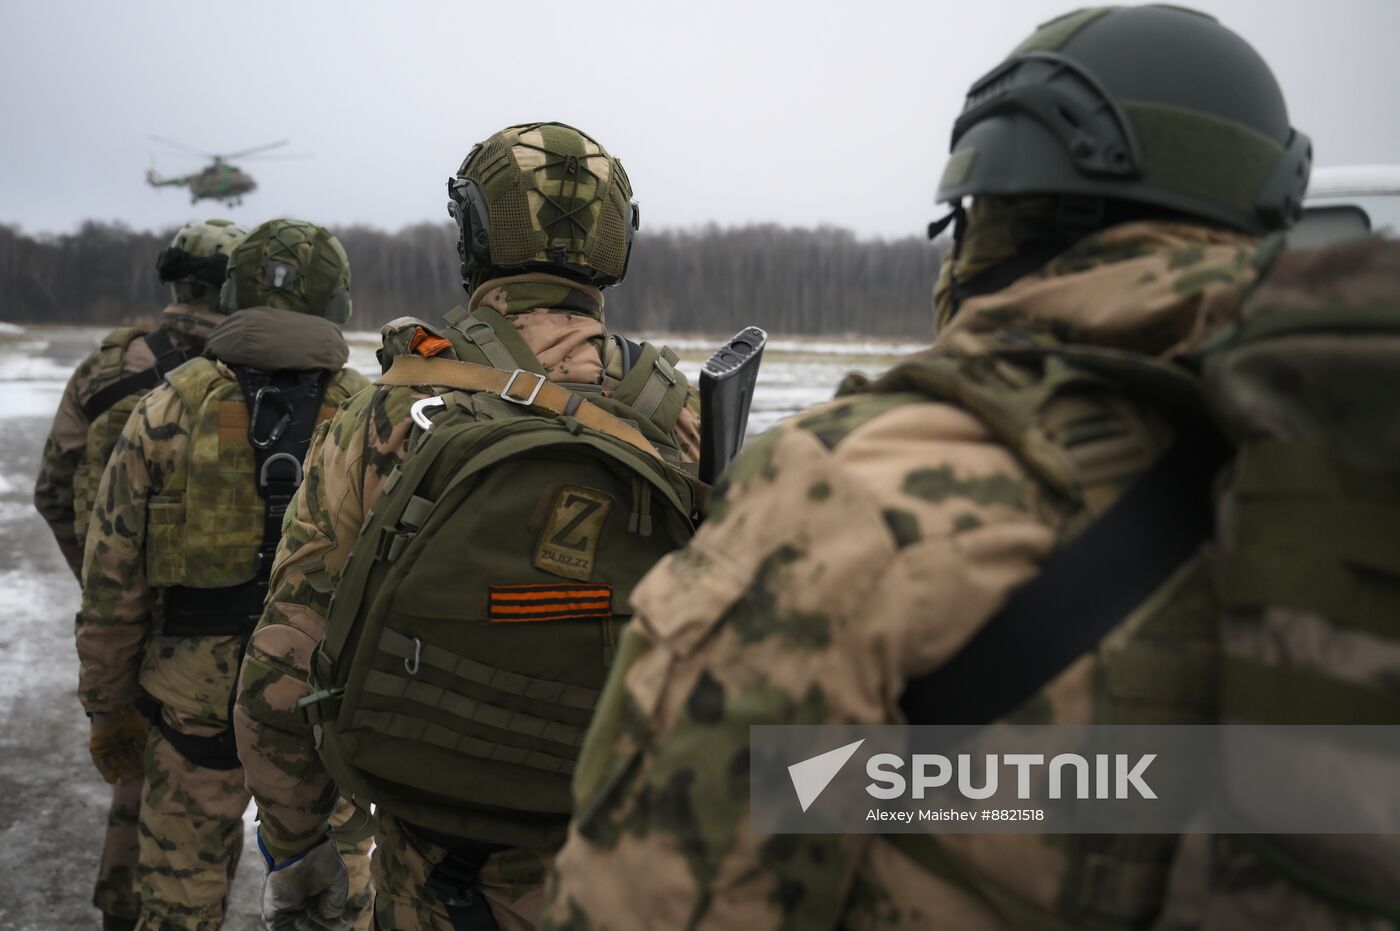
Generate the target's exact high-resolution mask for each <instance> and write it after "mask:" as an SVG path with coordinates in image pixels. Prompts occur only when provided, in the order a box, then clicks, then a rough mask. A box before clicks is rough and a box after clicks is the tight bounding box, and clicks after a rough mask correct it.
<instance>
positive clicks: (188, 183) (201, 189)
mask: <svg viewBox="0 0 1400 931" xmlns="http://www.w3.org/2000/svg"><path fill="white" fill-rule="evenodd" d="M151 139H152V140H153V141H155V142H159V143H160V144H161V145H168V146H171V147H172V148H176V149H179V150H181V151H182V152H188V153H190V154H191V155H198V156H200V157H201V158H208V159H213V161H212V162H211V163H210V164H208V165H206V166H205V167H204V169H203V170H202V171H200V172H198V173H196V174H192V175H183V176H180V177H169V178H162V177H161V176H160V175H158V174H156V171H155V168H154V167H152V168H151V169H150V170H148V171H147V172H146V183H147V184H149V185H150V186H151V187H188V188H189V189H190V203H192V204H196V203H199V201H201V200H219V201H223V202H224V203H225V204H228V205H229V206H230V207H233V206H237V205H239V204H241V203H243V195H244V194H248V193H251V192H252V191H254V190H255V189H256V188H257V186H258V184H257V182H256V181H254V180H253V176H252V175H250V174H248V172H246V171H244V170H243V169H242V168H239V167H238V166H237V165H232V164H230V160H231V159H235V158H237V159H244V158H247V157H249V156H257V155H258V153H262V152H267V151H269V150H270V149H277V148H281V147H282V146H284V145H286V144H287V140H285V139H282V140H279V141H277V142H269V143H267V144H266V145H260V146H254V147H253V148H251V149H244V150H242V151H241V152H230V153H228V154H227V155H218V154H215V153H213V152H201V151H199V150H198V149H193V148H191V147H189V146H187V145H184V144H183V143H179V142H175V141H173V140H170V139H164V138H161V137H160V136H152V137H151ZM263 157H266V156H263ZM274 157H276V156H274ZM284 157H286V158H297V157H298V156H284Z"/></svg>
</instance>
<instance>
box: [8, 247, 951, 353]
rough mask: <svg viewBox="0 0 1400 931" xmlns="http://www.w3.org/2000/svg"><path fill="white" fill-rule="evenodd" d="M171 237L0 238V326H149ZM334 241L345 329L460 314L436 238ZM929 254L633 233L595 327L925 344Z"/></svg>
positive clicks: (452, 268)
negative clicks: (160, 259)
mask: <svg viewBox="0 0 1400 931" xmlns="http://www.w3.org/2000/svg"><path fill="white" fill-rule="evenodd" d="M172 232H173V231H165V232H142V231H136V230H132V229H129V228H127V227H125V226H122V225H119V224H106V223H94V222H90V223H85V224H84V225H83V226H82V227H81V228H80V229H79V230H78V231H77V232H76V233H68V234H61V235H37V236H36V235H30V234H26V233H23V232H21V231H20V230H19V229H17V228H14V227H8V226H0V320H5V321H10V322H14V323H36V324H114V323H119V322H122V321H125V320H129V319H132V318H137V317H142V316H146V315H149V314H150V313H151V312H152V311H154V310H156V309H158V308H160V307H161V306H164V304H165V291H164V289H163V288H162V286H161V285H160V283H159V282H158V281H157V280H156V274H155V257H156V254H157V253H158V252H159V251H160V249H161V248H162V247H163V246H164V245H165V243H166V242H168V241H169V238H170V235H171V234H172ZM334 232H335V233H336V234H337V235H338V236H339V237H340V239H341V241H342V242H343V243H344V244H345V248H346V251H347V252H348V253H349V255H350V266H351V293H352V295H353V297H354V302H355V305H354V306H355V317H354V320H353V322H352V324H351V326H352V327H353V328H354V329H373V328H375V327H378V326H379V325H380V324H382V323H384V322H385V321H388V320H391V319H393V318H394V317H398V316H403V315H406V314H407V315H412V316H418V317H425V318H433V317H436V316H437V315H438V314H440V313H442V312H443V311H446V310H447V309H449V308H450V307H452V306H453V305H454V304H458V303H463V302H464V301H465V295H464V294H463V292H462V288H461V284H460V279H459V276H458V270H457V269H458V262H457V250H456V230H455V228H454V227H453V226H451V225H450V224H447V223H444V224H441V225H437V224H431V223H422V224H418V225H416V226H410V227H406V228H404V229H401V230H399V231H397V232H392V233H390V232H385V231H383V230H377V229H372V228H369V227H363V226H353V227H348V228H342V229H336V230H334ZM940 246H941V243H939V244H930V243H928V242H927V241H925V240H923V239H917V238H913V237H910V238H906V239H898V240H864V239H859V238H857V237H856V236H855V235H854V234H852V233H850V232H848V231H846V230H842V229H836V228H831V227H822V228H818V229H788V228H784V227H780V226H773V225H765V226H748V227H740V228H734V229H721V228H719V227H706V228H703V229H699V230H693V231H684V232H678V231H662V232H656V233H648V232H642V233H639V234H638V237H637V243H636V245H635V247H634V249H633V253H632V260H631V267H630V269H629V270H628V275H627V280H626V282H625V283H624V284H623V285H621V286H619V287H617V288H615V289H613V290H611V291H609V292H608V316H609V320H610V322H611V323H612V324H613V325H615V326H619V327H625V328H627V329H631V330H639V331H642V330H644V331H668V332H694V333H724V332H730V331H733V330H736V329H738V328H739V327H741V326H743V325H745V324H749V323H754V324H757V325H759V326H762V327H765V328H766V329H768V330H769V331H770V332H773V333H775V334H784V335H799V334H812V335H835V334H842V333H860V334H866V335H870V336H881V337H897V338H909V339H922V338H927V337H929V336H930V335H931V333H932V310H931V307H930V303H931V302H930V292H931V289H932V286H933V281H934V277H935V276H936V274H937V271H938V263H939V260H940V258H941V254H942V253H941V250H940V248H939V247H940Z"/></svg>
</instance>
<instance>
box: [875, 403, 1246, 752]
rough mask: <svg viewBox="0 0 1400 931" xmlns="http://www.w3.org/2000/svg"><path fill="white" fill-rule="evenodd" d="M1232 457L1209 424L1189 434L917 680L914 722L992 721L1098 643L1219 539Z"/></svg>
mask: <svg viewBox="0 0 1400 931" xmlns="http://www.w3.org/2000/svg"><path fill="white" fill-rule="evenodd" d="M1226 457H1227V449H1226V447H1225V445H1224V444H1223V443H1222V442H1220V441H1219V439H1218V438H1216V437H1211V436H1209V434H1208V432H1206V431H1201V432H1197V433H1193V434H1189V435H1184V436H1183V437H1182V438H1181V439H1179V440H1178V441H1177V442H1176V444H1175V445H1174V446H1173V447H1172V448H1171V449H1169V450H1168V451H1167V452H1166V453H1165V454H1164V455H1162V456H1161V457H1159V458H1158V460H1157V461H1156V462H1155V463H1154V464H1153V465H1152V466H1151V468H1149V469H1148V470H1147V472H1146V473H1144V474H1143V475H1142V476H1141V477H1140V478H1138V480H1137V481H1136V482H1135V483H1134V484H1132V485H1131V486H1129V488H1128V489H1127V490H1126V491H1125V492H1123V494H1122V495H1121V496H1120V497H1119V498H1118V499H1117V500H1116V501H1114V502H1113V504H1111V505H1109V507H1108V509H1107V510H1106V511H1105V512H1104V513H1103V514H1102V515H1101V516H1100V517H1099V518H1098V519H1097V520H1095V521H1094V522H1093V523H1091V524H1089V526H1088V527H1087V528H1085V530H1084V531H1083V532H1082V533H1080V535H1079V536H1078V537H1076V538H1075V539H1074V540H1073V541H1072V542H1070V543H1069V544H1068V545H1066V546H1065V547H1064V548H1062V549H1060V550H1059V551H1057V552H1055V553H1054V554H1052V555H1051V556H1050V558H1049V559H1047V560H1046V561H1045V564H1044V566H1042V567H1041V570H1040V573H1039V574H1038V575H1037V576H1036V577H1035V578H1033V579H1032V580H1031V581H1030V582H1028V583H1026V584H1025V585H1024V586H1022V587H1021V588H1020V589H1018V590H1017V591H1016V592H1015V593H1013V594H1012V596H1011V598H1010V599H1009V600H1008V601H1007V603H1006V604H1005V605H1004V606H1003V607H1002V609H1001V610H1000V611H998V612H997V613H996V614H995V615H994V616H993V617H992V619H991V620H989V621H988V622H987V623H986V624H984V625H983V626H982V627H981V628H980V629H979V630H978V631H977V633H976V634H974V635H973V637H972V639H971V640H969V641H968V642H967V644H966V645H964V646H963V648H962V649H961V650H959V651H958V652H957V653H955V654H954V655H953V656H952V658H951V659H949V660H948V661H947V662H945V663H944V664H943V665H942V666H939V667H938V668H937V669H935V670H933V671H932V672H930V673H926V674H925V675H923V676H920V677H918V678H917V679H914V680H913V681H911V682H910V683H909V684H908V686H907V687H906V688H905V691H904V695H903V696H902V697H901V698H900V707H901V708H902V709H903V711H904V714H905V716H906V717H907V718H908V720H909V722H910V723H911V724H949V725H966V726H968V727H970V728H976V727H980V726H983V725H986V724H990V723H991V722H993V721H996V720H998V719H1000V718H1002V717H1004V716H1006V715H1007V714H1009V713H1010V712H1012V711H1014V710H1015V709H1016V708H1018V707H1019V706H1020V705H1021V704H1023V703H1024V702H1025V701H1026V700H1027V699H1029V698H1030V697H1031V696H1032V695H1034V694H1035V693H1036V692H1038V691H1040V689H1041V688H1043V687H1044V686H1045V685H1046V684H1048V683H1049V682H1050V681H1051V680H1052V679H1054V678H1055V677H1056V676H1057V675H1059V674H1060V673H1061V672H1063V671H1064V670H1065V669H1066V668H1068V666H1069V665H1070V664H1071V663H1072V662H1074V661H1075V660H1076V659H1077V658H1079V657H1080V656H1082V655H1083V654H1084V653H1087V652H1089V651H1090V650H1092V649H1093V648H1094V646H1095V645H1096V644H1097V643H1098V642H1099V641H1100V640H1102V639H1103V638H1104V637H1105V636H1106V635H1107V634H1108V633H1109V631H1111V630H1112V629H1113V628H1114V627H1116V626H1117V625H1118V624H1119V623H1120V622H1121V621H1122V620H1123V619H1124V618H1125V617H1127V616H1128V615H1129V614H1130V613H1131V612H1132V611H1133V609H1134V608H1135V607H1137V606H1138V605H1140V604H1141V603H1142V602H1143V601H1144V600H1146V599H1147V598H1148V597H1149V596H1150V595H1151V594H1152V593H1153V592H1154V591H1156V590H1157V589H1158V588H1160V587H1161V585H1162V584H1163V583H1164V582H1165V581H1166V580H1167V579H1168V578H1169V577H1170V576H1171V575H1172V573H1174V572H1175V571H1176V570H1177V569H1178V568H1179V567H1180V566H1181V564H1182V563H1183V562H1185V561H1186V560H1187V559H1189V558H1190V557H1191V556H1192V555H1193V554H1194V553H1195V552H1196V550H1197V549H1198V548H1199V547H1200V545H1201V544H1202V543H1204V542H1205V541H1206V540H1207V539H1209V538H1210V536H1211V532H1212V530H1213V526H1214V525H1213V514H1214V510H1213V498H1212V495H1211V493H1210V492H1211V483H1212V480H1213V479H1214V477H1215V474H1216V472H1217V471H1218V470H1219V468H1220V466H1221V465H1222V464H1223V463H1224V462H1225V460H1226ZM1050 615H1053V617H1051V616H1050ZM989 669H994V670H996V675H995V676H990V677H989V676H988V675H987V670H989Z"/></svg>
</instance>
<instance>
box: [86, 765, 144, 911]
mask: <svg viewBox="0 0 1400 931" xmlns="http://www.w3.org/2000/svg"><path fill="white" fill-rule="evenodd" d="M141 785H142V783H141V780H139V779H134V780H131V781H129V782H119V783H117V784H116V785H114V786H112V807H111V808H110V809H108V811H107V833H106V835H105V837H104V838H103V841H102V859H101V860H100V861H99V863H98V867H97V886H96V888H95V889H94V890H93V893H92V904H93V905H96V906H97V907H98V908H99V909H101V910H102V913H103V914H104V915H111V916H113V917H114V918H130V919H133V920H134V919H135V918H136V916H137V915H139V914H140V913H141V900H140V899H139V898H137V896H136V856H137V855H136V851H137V842H136V822H137V819H138V818H139V816H140V813H141Z"/></svg>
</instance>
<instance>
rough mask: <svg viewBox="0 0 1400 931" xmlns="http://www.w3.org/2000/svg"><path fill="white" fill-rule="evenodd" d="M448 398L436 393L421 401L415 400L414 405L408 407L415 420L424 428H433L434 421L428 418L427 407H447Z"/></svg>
mask: <svg viewBox="0 0 1400 931" xmlns="http://www.w3.org/2000/svg"><path fill="white" fill-rule="evenodd" d="M446 406H447V399H446V398H444V397H443V396H442V395H440V394H435V395H433V396H432V397H431V398H423V399H422V400H421V401H414V402H413V406H412V407H410V408H409V409H408V412H409V414H410V415H411V416H412V417H413V422H414V423H416V424H418V426H419V427H421V428H422V429H424V430H431V429H432V428H433V422H432V421H431V420H429V419H428V414H427V409H428V408H430V407H446Z"/></svg>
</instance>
